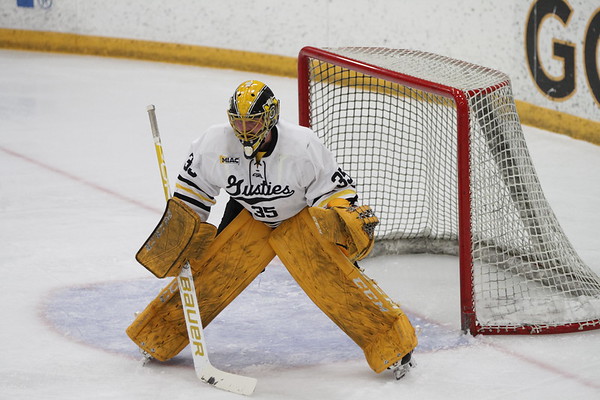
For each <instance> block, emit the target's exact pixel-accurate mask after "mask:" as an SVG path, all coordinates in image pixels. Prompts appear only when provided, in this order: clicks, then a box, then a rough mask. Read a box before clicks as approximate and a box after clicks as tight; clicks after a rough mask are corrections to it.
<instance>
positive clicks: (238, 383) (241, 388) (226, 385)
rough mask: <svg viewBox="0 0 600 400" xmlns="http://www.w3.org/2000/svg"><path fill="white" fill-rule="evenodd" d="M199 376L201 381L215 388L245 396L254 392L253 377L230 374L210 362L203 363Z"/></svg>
mask: <svg viewBox="0 0 600 400" xmlns="http://www.w3.org/2000/svg"><path fill="white" fill-rule="evenodd" d="M199 378H200V380H202V381H203V382H206V383H208V384H209V385H212V386H214V387H216V388H219V389H222V390H226V391H228V392H232V393H237V394H243V395H246V396H249V395H251V394H252V393H253V392H254V388H255V387H256V382H257V380H256V379H255V378H250V377H247V376H242V375H236V374H230V373H229V372H225V371H221V370H219V369H217V368H215V367H213V366H212V365H211V364H206V365H204V367H203V368H202V371H201V372H200V374H199Z"/></svg>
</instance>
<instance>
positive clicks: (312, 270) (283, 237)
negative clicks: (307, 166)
mask: <svg viewBox="0 0 600 400" xmlns="http://www.w3.org/2000/svg"><path fill="white" fill-rule="evenodd" d="M310 210H311V209H309V208H307V209H304V210H303V211H302V212H300V213H299V214H298V215H296V216H295V217H293V218H291V219H289V220H287V221H285V222H284V223H282V224H281V225H280V226H279V227H278V228H277V229H275V230H274V231H273V233H272V234H271V237H270V239H269V243H270V244H271V246H272V247H273V249H274V250H275V253H276V254H277V255H278V256H279V258H280V259H281V261H282V262H283V264H284V265H285V266H286V268H287V269H288V271H289V272H290V274H291V275H292V276H293V277H294V279H295V280H296V282H298V284H299V285H300V287H302V289H303V290H304V291H305V292H306V294H307V295H308V296H309V297H310V298H311V300H312V301H313V302H314V303H315V304H316V305H317V306H318V307H319V308H320V309H321V310H322V311H323V312H324V313H325V314H326V315H327V316H328V317H329V318H331V320H332V321H333V322H335V323H336V324H337V326H339V327H340V328H341V329H342V330H343V331H344V332H345V333H346V334H347V335H348V336H349V337H350V338H351V339H352V340H354V342H355V343H356V344H357V345H358V346H360V348H361V349H362V350H363V351H364V353H365V357H366V359H367V362H368V363H369V366H370V367H371V368H372V369H373V370H374V371H375V372H377V373H379V372H382V371H383V370H385V369H386V368H388V367H390V366H391V365H392V364H393V363H395V362H396V361H398V360H400V359H402V357H403V356H404V355H406V354H408V353H409V352H411V351H412V350H413V349H414V348H415V347H416V346H417V337H416V335H415V330H414V328H413V326H412V325H411V323H410V321H409V320H408V318H407V316H406V315H405V314H404V313H403V312H402V310H401V309H400V307H399V306H398V305H397V304H396V303H394V302H393V301H392V300H391V299H390V298H389V297H388V296H387V295H386V294H385V293H384V292H383V291H382V290H381V289H380V288H379V287H378V286H377V284H376V283H375V282H374V281H373V280H372V279H370V278H369V277H368V276H366V275H365V274H364V273H362V272H361V271H360V270H359V269H358V268H356V267H355V266H354V265H353V264H352V263H351V262H350V261H349V260H348V259H347V257H346V256H345V255H344V254H343V253H342V252H341V251H340V250H339V248H338V247H337V246H336V245H335V244H334V243H333V242H331V241H330V240H328V239H327V235H323V234H322V233H321V232H319V230H318V229H317V226H316V225H315V222H314V220H313V218H312V216H311V213H310Z"/></svg>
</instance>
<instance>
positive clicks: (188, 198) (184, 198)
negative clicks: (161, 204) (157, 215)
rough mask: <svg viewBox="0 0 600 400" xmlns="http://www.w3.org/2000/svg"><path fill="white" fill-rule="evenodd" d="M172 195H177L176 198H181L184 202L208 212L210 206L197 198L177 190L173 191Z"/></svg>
mask: <svg viewBox="0 0 600 400" xmlns="http://www.w3.org/2000/svg"><path fill="white" fill-rule="evenodd" d="M173 197H177V198H178V199H181V200H183V201H185V202H186V203H190V204H193V205H195V206H196V207H198V208H201V209H203V210H204V211H206V212H210V207H209V206H207V205H206V204H203V203H201V202H199V201H198V200H196V199H193V198H191V197H188V196H186V195H183V194H181V193H179V192H175V194H174V195H173Z"/></svg>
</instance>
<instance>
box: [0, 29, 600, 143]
mask: <svg viewBox="0 0 600 400" xmlns="http://www.w3.org/2000/svg"><path fill="white" fill-rule="evenodd" d="M0 48H5V49H17V50H33V51H48V52H58V53H73V54H85V55H95V56H105V57H120V58H130V59H138V60H148V61H159V62H169V63H175V64H185V65H195V66H201V67H211V68H227V69H233V70H238V71H250V72H257V73H263V74H268V75H276V76H285V77H290V78H294V77H296V76H297V59H296V58H295V57H286V56H278V55H273V54H263V53H253V52H248V51H241V50H229V49H220V48H215V47H205V46H193V45H185V44H177V43H163V42H153V41H148V40H137V39H121V38H110V37H101V36H86V35H78V34H73V33H60V32H43V31H29V30H19V29H3V28H0ZM515 102H516V104H517V110H518V112H519V117H520V119H521V122H522V123H523V124H525V125H530V126H534V127H537V128H541V129H545V130H549V131H552V132H557V133H562V134H565V135H568V136H571V137H573V138H575V139H580V140H585V141H588V142H591V143H594V144H597V145H600V122H597V121H591V120H588V119H585V118H581V117H576V116H573V115H570V114H565V113H561V112H558V111H554V110H550V109H547V108H543V107H539V106H536V105H533V104H530V103H525V102H522V101H515Z"/></svg>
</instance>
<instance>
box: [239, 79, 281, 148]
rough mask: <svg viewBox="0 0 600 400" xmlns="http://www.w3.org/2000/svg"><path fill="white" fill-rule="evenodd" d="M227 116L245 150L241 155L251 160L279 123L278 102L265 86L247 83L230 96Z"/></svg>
mask: <svg viewBox="0 0 600 400" xmlns="http://www.w3.org/2000/svg"><path fill="white" fill-rule="evenodd" d="M227 115H228V116H229V123H230V124H231V127H232V128H233V131H234V132H235V136H236V137H237V138H238V139H239V141H240V142H241V143H242V146H244V155H245V156H246V158H252V157H254V156H255V155H256V152H257V150H258V148H259V147H260V145H261V144H262V142H263V140H264V139H265V136H266V135H267V133H268V132H269V131H270V130H271V129H272V128H273V127H274V126H275V125H276V124H277V121H278V120H279V100H277V99H276V98H275V95H274V94H273V92H272V91H271V89H270V88H269V87H268V86H267V85H265V84H264V83H262V82H260V81H255V80H250V81H246V82H244V83H242V84H241V85H239V86H238V87H237V88H236V89H235V92H234V93H233V96H231V99H230V100H229V109H228V110H227Z"/></svg>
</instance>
